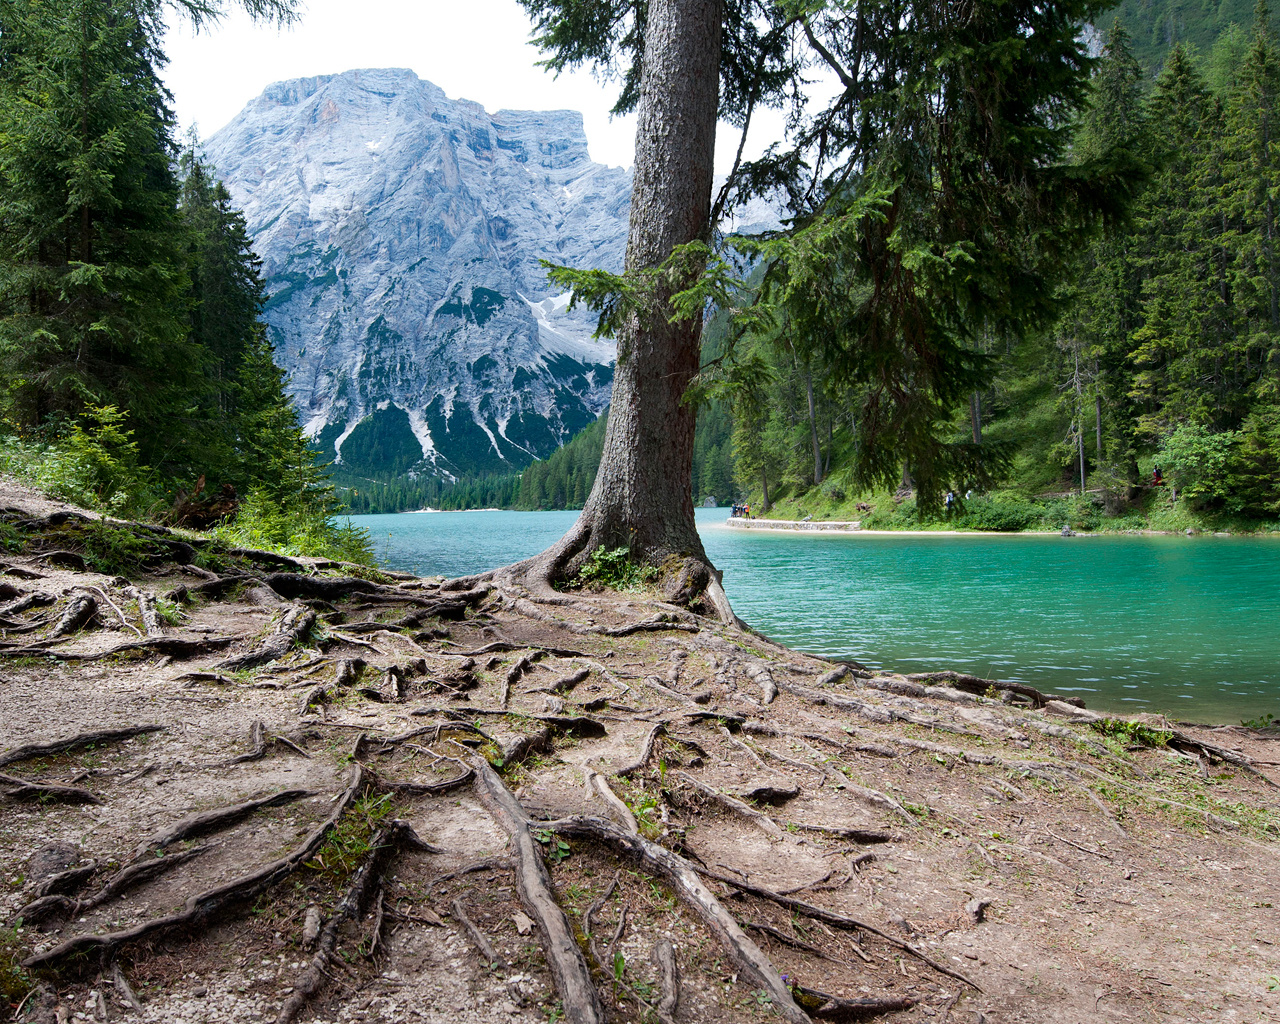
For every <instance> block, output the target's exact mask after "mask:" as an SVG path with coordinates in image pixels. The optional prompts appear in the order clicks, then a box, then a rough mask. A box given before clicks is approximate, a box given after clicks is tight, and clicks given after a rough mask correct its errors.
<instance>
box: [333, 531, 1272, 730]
mask: <svg viewBox="0 0 1280 1024" xmlns="http://www.w3.org/2000/svg"><path fill="white" fill-rule="evenodd" d="M726 515H727V510H725V509H698V526H699V530H700V531H701V533H702V538H703V543H704V544H705V546H706V549H707V554H708V555H709V556H710V557H711V559H712V561H713V562H714V563H715V564H716V566H718V567H719V568H720V569H722V570H724V585H725V590H726V591H727V592H728V595H729V598H730V600H731V601H732V602H733V606H734V609H735V611H737V613H738V614H739V615H740V616H741V617H742V618H743V619H745V620H746V621H747V622H749V623H750V624H751V625H752V626H753V627H754V628H756V629H758V630H760V631H761V632H762V633H764V634H766V635H768V636H770V637H773V638H774V639H775V640H778V641H780V642H782V643H785V644H787V645H789V646H791V647H795V648H797V649H799V650H804V651H811V652H813V653H816V654H822V655H827V656H838V657H850V658H855V659H857V660H858V661H860V662H862V663H863V664H865V665H868V666H871V667H874V668H891V669H894V670H896V671H902V672H927V671H933V670H937V669H944V668H953V669H956V670H957V671H961V672H972V673H974V674H975V675H981V676H986V677H991V678H998V679H1007V680H1012V681H1019V682H1026V683H1030V684H1031V685H1032V686H1036V687H1038V688H1040V689H1042V690H1050V691H1055V692H1059V693H1064V694H1068V695H1074V696H1079V697H1083V698H1084V700H1085V703H1086V704H1087V705H1088V706H1089V707H1091V708H1096V709H1099V710H1110V711H1117V712H1125V713H1131V712H1134V711H1146V710H1153V711H1155V710H1158V711H1166V712H1168V713H1170V714H1171V715H1175V716H1177V717H1178V718H1181V719H1189V720H1193V721H1203V722H1235V721H1239V720H1240V719H1244V718H1255V717H1258V716H1260V715H1262V714H1263V713H1266V712H1271V713H1273V714H1276V715H1280V542H1278V541H1276V540H1272V539H1267V538H1235V537H1197V538H1187V537H1180V536H1174V537H1128V536H1103V537H1073V538H1062V537H1057V536H1045V535H1022V536H998V537H997V536H983V535H975V534H967V535H961V536H938V535H930V534H927V533H926V534H898V535H878V536H865V535H863V536H860V535H858V534H856V533H855V534H844V533H821V534H813V533H805V534H795V533H790V532H772V531H745V530H732V529H730V528H728V527H726V526H725V525H724V521H725V518H726ZM576 518H577V513H576V512H498V511H492V512H439V513H430V514H410V515H384V516H356V517H354V521H355V522H356V523H357V524H358V525H360V526H363V527H365V528H366V529H368V530H369V531H370V533H371V534H372V536H373V540H374V544H375V548H376V551H377V554H378V557H379V559H380V560H381V561H382V562H383V564H385V565H386V566H387V567H388V568H393V569H401V570H404V571H407V572H414V573H419V574H421V575H436V574H444V575H449V576H457V575H464V574H467V573H472V572H479V571H481V570H483V569H488V568H492V567H493V566H496V565H503V564H505V563H507V562H511V561H514V560H516V559H519V558H524V557H527V556H529V555H532V554H536V553H537V552H539V551H541V550H543V549H544V548H546V547H547V546H548V545H549V544H551V543H553V542H554V541H555V540H556V539H558V538H559V537H560V536H561V535H562V534H563V533H564V532H565V531H566V530H567V529H568V528H569V526H570V525H572V523H573V521H574V520H575V519H576Z"/></svg>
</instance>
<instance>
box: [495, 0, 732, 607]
mask: <svg viewBox="0 0 1280 1024" xmlns="http://www.w3.org/2000/svg"><path fill="white" fill-rule="evenodd" d="M722 19H723V5H722V0H651V2H650V3H649V5H648V20H647V22H646V26H645V49H644V62H643V72H642V77H641V84H640V106H639V118H638V124H637V128H636V159H635V171H634V185H633V188H632V193H631V226H630V232H629V234H628V237H627V270H628V271H629V272H634V271H639V270H644V269H647V268H651V267H656V266H658V265H660V264H661V263H662V262H663V261H664V260H665V259H666V258H667V257H668V256H669V255H670V254H671V251H672V249H673V248H675V247H676V246H678V245H683V244H685V243H687V242H692V241H696V240H698V239H705V238H707V235H708V229H709V224H708V222H709V219H710V214H711V185H712V171H713V160H714V155H715V135H716V114H717V107H718V103H719V90H720V45H721V22H722ZM668 297H669V296H661V297H660V298H661V300H662V301H663V302H664V303H665V301H666V299H667V298H668ZM701 337H702V324H701V322H700V321H699V320H696V319H695V320H692V321H683V322H678V323H674V324H673V323H668V322H667V314H666V313H665V312H663V311H662V310H661V309H660V310H658V311H657V312H655V313H654V314H653V315H651V316H648V317H646V318H644V319H643V320H642V319H641V318H640V317H639V316H636V317H633V318H632V319H631V321H630V322H629V323H628V324H627V325H626V326H625V327H624V328H623V329H622V331H621V332H620V334H619V337H618V366H617V371H616V373H615V376H614V380H613V400H612V403H611V405H610V409H609V423H608V426H607V428H606V431H605V440H604V452H603V454H602V456H601V459H600V469H599V472H598V473H597V474H596V480H595V486H594V487H593V488H592V490H591V495H590V496H589V497H588V498H587V502H586V505H585V506H584V507H583V510H582V514H581V515H580V516H579V517H578V521H577V523H575V524H574V526H573V528H572V529H571V530H570V531H569V532H568V533H567V534H565V536H564V537H562V538H561V539H560V540H559V541H558V542H557V543H556V544H555V545H554V546H553V547H551V548H549V549H548V550H547V551H545V552H543V553H542V554H541V555H538V556H536V557H535V558H533V559H530V560H529V561H527V562H523V563H518V564H517V565H515V566H511V567H509V568H508V569H507V570H502V572H503V573H506V574H508V575H520V576H522V578H523V580H524V581H525V582H527V583H530V584H532V585H534V586H536V587H538V588H539V589H540V590H542V591H543V592H544V593H546V592H547V591H548V590H549V584H550V583H551V581H552V580H555V579H560V578H564V577H567V576H570V575H572V574H573V573H574V572H576V571H577V569H578V567H579V566H581V564H582V563H583V562H584V561H585V560H586V558H587V557H588V556H589V555H590V553H591V552H592V551H594V550H595V549H597V548H600V547H605V548H618V547H624V548H628V549H629V550H630V551H631V554H632V557H633V558H636V559H639V560H642V561H645V562H648V563H650V564H652V565H657V566H661V567H662V568H663V569H664V571H665V578H664V580H663V582H662V588H663V590H664V591H665V594H666V596H667V598H668V599H669V600H672V601H683V602H689V601H693V600H695V599H696V598H698V597H699V595H702V594H704V592H705V596H706V597H707V599H708V600H709V601H710V603H711V604H712V606H713V607H714V609H715V611H716V612H717V613H718V614H719V615H720V616H721V617H722V618H725V619H732V615H733V613H732V610H731V609H730V608H729V604H728V600H727V599H726V598H725V597H724V591H723V589H722V588H721V587H720V583H719V579H718V574H717V573H716V572H715V570H714V569H713V568H712V566H711V564H710V562H709V560H708V559H707V555H706V552H705V551H704V550H703V547H702V541H701V539H700V538H699V536H698V531H697V527H696V526H695V525H694V518H693V491H692V480H691V473H692V467H693V434H694V418H695V410H694V408H693V407H692V406H688V405H685V404H683V403H682V398H683V396H684V392H685V389H686V387H687V386H688V384H689V382H690V381H691V380H692V378H693V376H694V374H696V373H697V372H698V367H699V364H700V359H701V351H700V343H701ZM547 596H550V595H549V594H548V595H547Z"/></svg>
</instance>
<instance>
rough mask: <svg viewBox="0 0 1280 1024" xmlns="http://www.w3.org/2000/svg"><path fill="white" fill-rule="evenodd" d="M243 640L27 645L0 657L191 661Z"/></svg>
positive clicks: (0, 652) (164, 639) (238, 637)
mask: <svg viewBox="0 0 1280 1024" xmlns="http://www.w3.org/2000/svg"><path fill="white" fill-rule="evenodd" d="M244 639H247V638H246V637H245V636H242V635H236V636H215V637H204V638H202V639H199V640H191V639H188V638H186V637H176V636H152V637H143V638H142V639H139V640H131V641H129V642H128V643H124V644H116V645H115V646H114V647H108V648H107V649H106V650H105V651H50V650H48V649H46V648H44V647H39V646H35V645H28V646H26V647H10V648H7V649H3V648H0V655H7V656H9V657H26V656H28V655H32V654H43V655H49V656H51V657H56V658H57V659H58V660H60V661H100V660H101V659H103V658H114V657H117V656H119V655H121V654H130V653H132V652H134V651H140V652H142V653H144V654H167V655H168V656H169V657H171V658H193V657H196V656H197V655H200V654H208V653H210V652H211V651H221V650H225V649H226V648H227V647H230V646H231V645H232V644H234V643H237V642H239V641H241V640H244Z"/></svg>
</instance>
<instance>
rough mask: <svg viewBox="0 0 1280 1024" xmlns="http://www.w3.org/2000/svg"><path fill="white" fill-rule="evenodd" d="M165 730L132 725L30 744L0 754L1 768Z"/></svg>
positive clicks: (159, 726)
mask: <svg viewBox="0 0 1280 1024" xmlns="http://www.w3.org/2000/svg"><path fill="white" fill-rule="evenodd" d="M163 730H164V726H163V725H130V726H126V727H125V728H123V729H95V730H94V731H93V732H82V733H78V734H76V735H75V736H68V737H67V738H66V739H63V740H50V741H49V742H47V743H28V744H26V745H25V746H21V747H14V748H13V749H12V750H8V751H5V753H3V754H0V767H4V766H5V765H9V764H14V763H15V762H17V761H26V760H28V759H30V758H33V757H46V756H48V755H50V754H61V753H64V752H65V751H68V750H75V749H77V748H79V747H87V746H89V745H90V744H93V745H95V746H96V745H97V744H99V743H117V742H119V741H120V740H128V739H132V738H133V737H134V736H141V735H143V734H145V733H149V732H162V731H163Z"/></svg>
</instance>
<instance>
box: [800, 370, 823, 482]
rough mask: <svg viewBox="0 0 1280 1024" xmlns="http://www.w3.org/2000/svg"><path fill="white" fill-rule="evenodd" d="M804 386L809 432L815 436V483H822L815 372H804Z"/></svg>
mask: <svg viewBox="0 0 1280 1024" xmlns="http://www.w3.org/2000/svg"><path fill="white" fill-rule="evenodd" d="M804 386H805V389H806V390H807V391H808V393H809V434H810V435H811V436H812V437H813V485H814V486H815V487H816V486H818V484H820V483H822V445H821V443H820V442H819V441H818V414H817V410H816V409H815V408H814V404H813V374H812V373H811V372H810V371H809V370H807V369H806V370H805V372H804Z"/></svg>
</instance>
